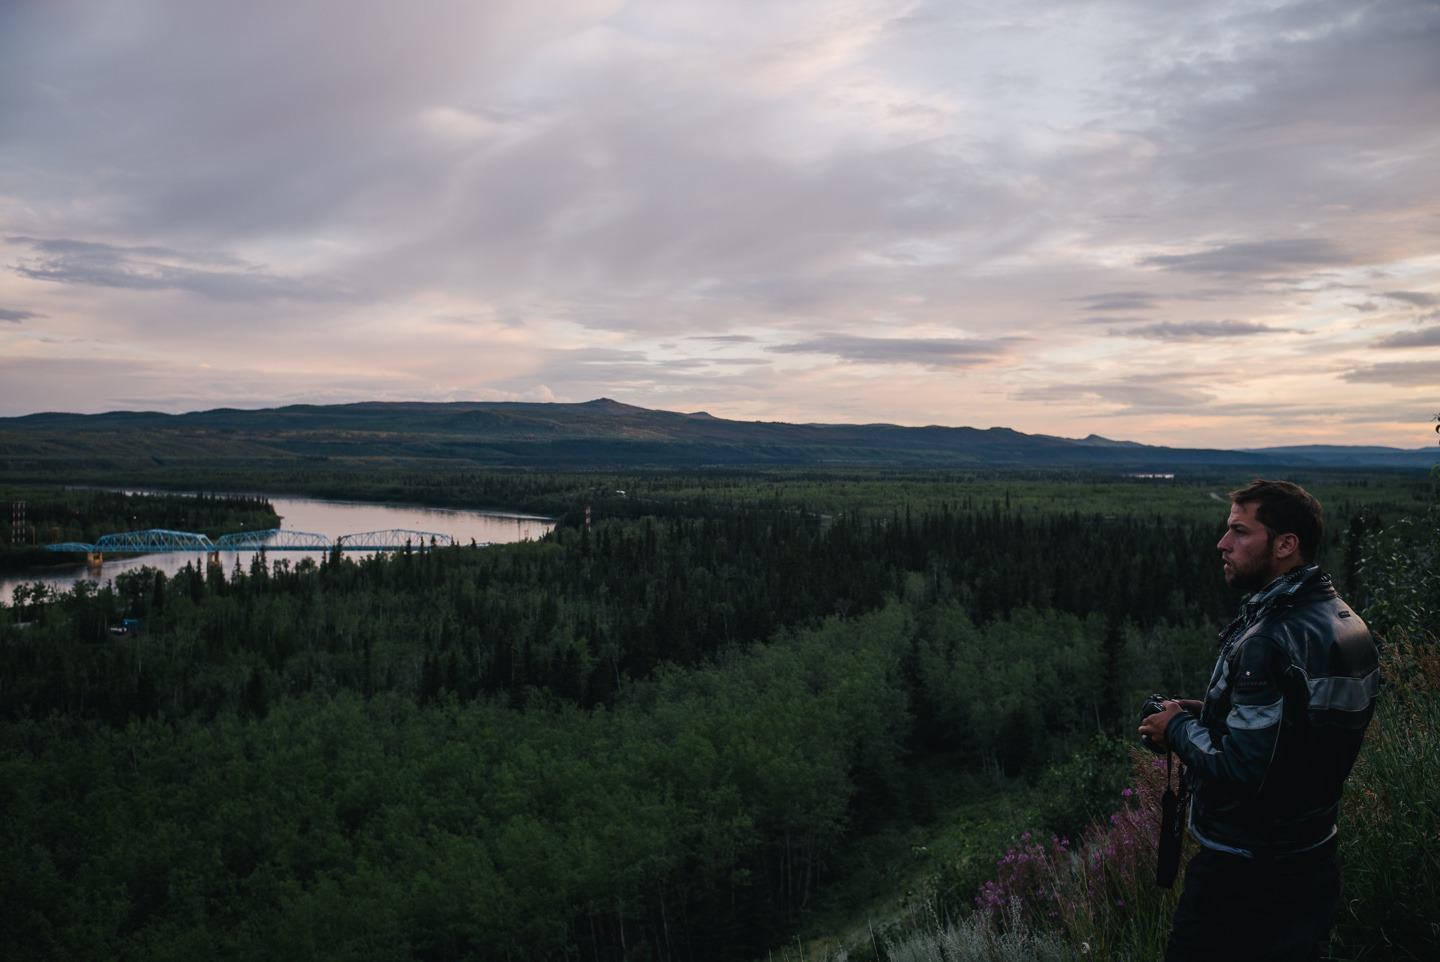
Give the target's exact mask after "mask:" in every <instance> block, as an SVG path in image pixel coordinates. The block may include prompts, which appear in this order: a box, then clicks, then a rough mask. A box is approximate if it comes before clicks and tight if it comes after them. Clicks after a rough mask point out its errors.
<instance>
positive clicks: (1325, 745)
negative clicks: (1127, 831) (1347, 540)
mask: <svg viewBox="0 0 1440 962" xmlns="http://www.w3.org/2000/svg"><path fill="white" fill-rule="evenodd" d="M1281 580H1287V584H1286V585H1284V586H1283V588H1284V590H1283V591H1276V590H1274V589H1275V588H1276V586H1277V585H1280V584H1281ZM1267 595H1268V597H1267V598H1266V599H1265V601H1264V602H1263V603H1262V604H1260V605H1258V606H1257V605H1256V604H1255V602H1254V601H1253V600H1252V602H1251V605H1252V606H1255V607H1254V608H1252V609H1251V610H1250V611H1248V612H1247V613H1246V614H1245V615H1242V616H1241V618H1239V619H1237V620H1236V624H1235V625H1232V627H1231V629H1227V632H1228V637H1227V638H1226V640H1225V642H1224V644H1223V647H1222V649H1221V652H1220V657H1219V659H1218V660H1217V662H1216V664H1215V671H1214V673H1213V674H1212V676H1211V678H1210V688H1209V690H1208V691H1207V692H1206V695H1205V707H1204V710H1203V712H1202V713H1201V716H1200V717H1199V718H1198V719H1197V718H1196V717H1195V716H1194V715H1191V714H1186V713H1184V712H1182V713H1180V714H1178V715H1176V716H1175V717H1174V718H1173V719H1171V720H1170V723H1169V724H1168V725H1167V726H1166V728H1165V740H1166V742H1168V743H1169V745H1170V748H1171V750H1172V751H1174V752H1175V754H1176V755H1177V756H1179V758H1180V760H1181V762H1183V763H1184V764H1185V765H1186V766H1187V767H1188V769H1189V771H1188V775H1187V777H1188V779H1189V785H1190V789H1191V792H1192V802H1191V813H1190V824H1191V831H1192V832H1193V833H1194V835H1195V837H1196V838H1197V839H1198V840H1199V841H1200V842H1201V844H1203V845H1206V846H1207V847H1210V848H1217V849H1222V850H1229V851H1235V852H1239V853H1240V854H1243V855H1249V856H1252V857H1255V858H1284V857H1286V856H1291V855H1296V854H1298V853H1300V852H1304V851H1307V850H1309V849H1312V848H1315V847H1316V846H1318V845H1320V844H1322V843H1323V842H1325V841H1327V840H1329V838H1330V837H1331V836H1332V835H1334V834H1335V816H1336V813H1337V811H1338V809H1339V804H1340V792H1341V788H1342V787H1343V785H1344V783H1345V778H1346V776H1348V775H1349V774H1350V768H1351V766H1352V765H1354V763H1355V756H1356V755H1357V754H1358V753H1359V751H1360V745H1361V742H1362V740H1363V738H1364V733H1365V726H1366V725H1367V724H1369V722H1370V716H1371V715H1372V714H1374V711H1375V698H1376V695H1377V694H1378V692H1379V687H1380V670H1379V661H1378V658H1377V655H1376V650H1375V643H1374V641H1373V640H1372V639H1371V637H1370V630H1369V629H1368V628H1366V627H1365V622H1363V621H1362V620H1361V619H1360V616H1359V615H1357V614H1355V612H1353V611H1352V610H1350V607H1349V606H1348V605H1346V604H1345V602H1344V601H1342V600H1340V598H1339V597H1338V596H1337V595H1336V594H1335V588H1334V586H1333V585H1332V584H1331V581H1330V577H1329V576H1328V575H1325V574H1323V573H1321V571H1320V569H1319V568H1318V567H1315V566H1313V565H1312V566H1310V567H1309V568H1306V569H1303V570H1301V571H1296V572H1293V573H1292V575H1291V576H1290V577H1289V578H1288V579H1277V581H1276V582H1272V584H1271V585H1270V586H1267V588H1266V589H1265V590H1264V591H1262V592H1260V593H1259V594H1258V595H1257V598H1259V597H1261V596H1267Z"/></svg>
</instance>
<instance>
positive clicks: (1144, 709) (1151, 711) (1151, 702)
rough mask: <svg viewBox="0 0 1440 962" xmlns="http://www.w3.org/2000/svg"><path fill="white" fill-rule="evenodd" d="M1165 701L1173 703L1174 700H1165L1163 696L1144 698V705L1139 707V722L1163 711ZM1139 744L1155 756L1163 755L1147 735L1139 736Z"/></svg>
mask: <svg viewBox="0 0 1440 962" xmlns="http://www.w3.org/2000/svg"><path fill="white" fill-rule="evenodd" d="M1167 701H1174V699H1172V698H1166V697H1165V696H1164V695H1151V696H1150V697H1148V698H1146V699H1145V704H1143V705H1141V706H1140V720H1141V721H1144V720H1145V719H1147V718H1149V717H1150V716H1151V715H1157V714H1159V713H1160V712H1162V711H1164V710H1165V702H1167ZM1140 744H1142V745H1144V746H1145V747H1146V748H1148V749H1150V750H1151V751H1152V752H1154V753H1155V754H1157V755H1164V754H1165V752H1164V751H1163V750H1162V749H1160V748H1157V747H1156V745H1155V741H1154V739H1152V738H1151V737H1150V736H1149V735H1141V736H1140Z"/></svg>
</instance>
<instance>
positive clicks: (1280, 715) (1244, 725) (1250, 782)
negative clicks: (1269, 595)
mask: <svg viewBox="0 0 1440 962" xmlns="http://www.w3.org/2000/svg"><path fill="white" fill-rule="evenodd" d="M1287 664H1288V661H1287V660H1286V659H1285V658H1284V656H1283V653H1282V651H1281V650H1280V648H1279V646H1278V645H1276V644H1275V642H1273V641H1272V640H1270V639H1269V638H1266V637H1263V636H1257V635H1252V636H1251V637H1249V638H1247V639H1245V640H1244V641H1243V642H1241V644H1240V647H1239V649H1238V650H1237V651H1236V653H1235V657H1234V659H1233V661H1231V663H1230V666H1229V669H1228V671H1227V675H1226V678H1225V679H1224V681H1223V682H1222V683H1221V684H1222V685H1226V686H1228V688H1229V694H1230V710H1229V713H1228V714H1227V715H1226V716H1225V718H1224V720H1223V722H1222V721H1221V720H1219V719H1215V720H1213V721H1211V727H1209V728H1207V727H1206V726H1205V725H1203V724H1201V722H1200V719H1198V718H1196V717H1195V716H1194V715H1190V714H1186V713H1183V712H1182V713H1181V714H1178V715H1176V716H1175V717H1174V718H1172V719H1171V720H1170V724H1169V725H1167V726H1166V728H1165V741H1166V742H1167V743H1168V744H1169V745H1170V748H1171V750H1172V751H1174V752H1175V754H1176V755H1178V756H1179V757H1180V760H1181V761H1182V762H1184V763H1185V764H1186V765H1188V766H1189V767H1190V769H1191V770H1192V771H1193V772H1194V773H1195V774H1197V775H1198V776H1199V777H1200V779H1201V780H1202V782H1203V783H1204V784H1206V785H1209V786H1211V787H1213V788H1215V789H1217V790H1219V791H1221V792H1224V793H1225V794H1227V795H1230V796H1231V797H1233V798H1236V799H1246V798H1251V797H1254V796H1255V795H1256V794H1258V793H1259V792H1260V790H1261V788H1263V787H1264V785H1265V779H1266V776H1267V775H1268V774H1269V771H1270V765H1271V762H1272V761H1273V760H1274V758H1275V747H1276V745H1278V744H1279V741H1280V727H1281V723H1282V721H1283V719H1284V714H1285V698H1284V691H1283V689H1282V687H1281V683H1282V680H1283V675H1284V672H1285V667H1286V665H1287ZM1223 693H1224V689H1222V690H1221V694H1222V695H1223ZM1215 696H1216V692H1215V691H1214V690H1212V691H1211V692H1210V698H1212V699H1213V698H1214V697H1215ZM1217 739H1218V740H1217Z"/></svg>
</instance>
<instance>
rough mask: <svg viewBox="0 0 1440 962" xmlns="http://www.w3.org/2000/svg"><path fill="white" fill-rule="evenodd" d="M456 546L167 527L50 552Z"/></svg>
mask: <svg viewBox="0 0 1440 962" xmlns="http://www.w3.org/2000/svg"><path fill="white" fill-rule="evenodd" d="M453 544H455V539H454V538H452V537H451V536H450V535H448V534H439V533H437V532H433V531H407V530H405V529H403V528H389V529H386V530H384V531H363V532H360V533H359V534H342V535H340V536H339V537H338V538H328V537H326V536H325V535H323V534H313V533H311V532H308V531H286V530H284V529H283V528H271V529H269V530H266V531H238V532H236V533H234V534H227V535H222V536H221V537H219V538H218V539H216V540H214V541H212V540H210V538H209V537H208V536H207V535H203V534H199V533H197V532H194V531H170V530H167V529H165V528H149V529H147V530H145V531H123V532H120V533H118V534H107V535H104V536H103V537H101V538H100V540H98V541H96V542H95V543H94V544H84V543H82V542H78V541H66V542H63V543H61V544H51V545H46V546H45V547H46V548H47V549H49V550H50V551H61V552H69V553H77V554H85V555H88V556H89V557H90V560H91V561H92V562H98V561H100V560H101V558H102V557H103V556H104V555H105V554H106V553H107V552H108V553H110V554H157V553H160V552H172V551H194V552H197V553H199V552H203V553H205V554H208V555H211V556H212V557H214V556H217V555H218V554H219V553H220V552H221V551H261V550H263V551H265V552H267V553H268V552H271V551H331V550H333V549H335V548H336V547H338V548H339V549H340V550H341V551H401V550H403V549H404V548H405V547H407V546H409V547H410V548H412V549H413V550H416V551H427V550H429V549H430V548H432V547H433V548H445V547H449V546H451V545H453Z"/></svg>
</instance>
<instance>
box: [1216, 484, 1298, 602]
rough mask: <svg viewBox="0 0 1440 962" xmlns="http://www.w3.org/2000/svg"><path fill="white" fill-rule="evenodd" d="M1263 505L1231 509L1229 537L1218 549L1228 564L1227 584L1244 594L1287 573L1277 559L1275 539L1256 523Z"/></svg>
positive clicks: (1249, 505) (1226, 536)
mask: <svg viewBox="0 0 1440 962" xmlns="http://www.w3.org/2000/svg"><path fill="white" fill-rule="evenodd" d="M1259 507H1260V502H1258V501H1251V502H1248V503H1246V504H1234V505H1231V506H1230V520H1229V522H1228V523H1227V525H1226V530H1225V536H1224V537H1223V538H1221V539H1220V543H1219V544H1218V545H1216V546H1215V547H1217V548H1219V549H1220V560H1221V561H1223V562H1224V564H1225V583H1226V584H1228V585H1229V586H1230V587H1232V588H1239V589H1241V590H1242V591H1254V590H1255V589H1256V588H1263V587H1265V586H1266V585H1268V584H1269V583H1270V582H1271V581H1274V580H1275V578H1277V577H1278V576H1279V575H1281V574H1283V573H1284V566H1283V565H1281V564H1280V559H1278V558H1277V557H1276V556H1275V536H1274V535H1273V534H1272V533H1271V531H1270V529H1269V528H1267V527H1265V525H1263V524H1261V523H1260V522H1259V521H1256V520H1255V510H1256V509H1257V508H1259Z"/></svg>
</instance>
